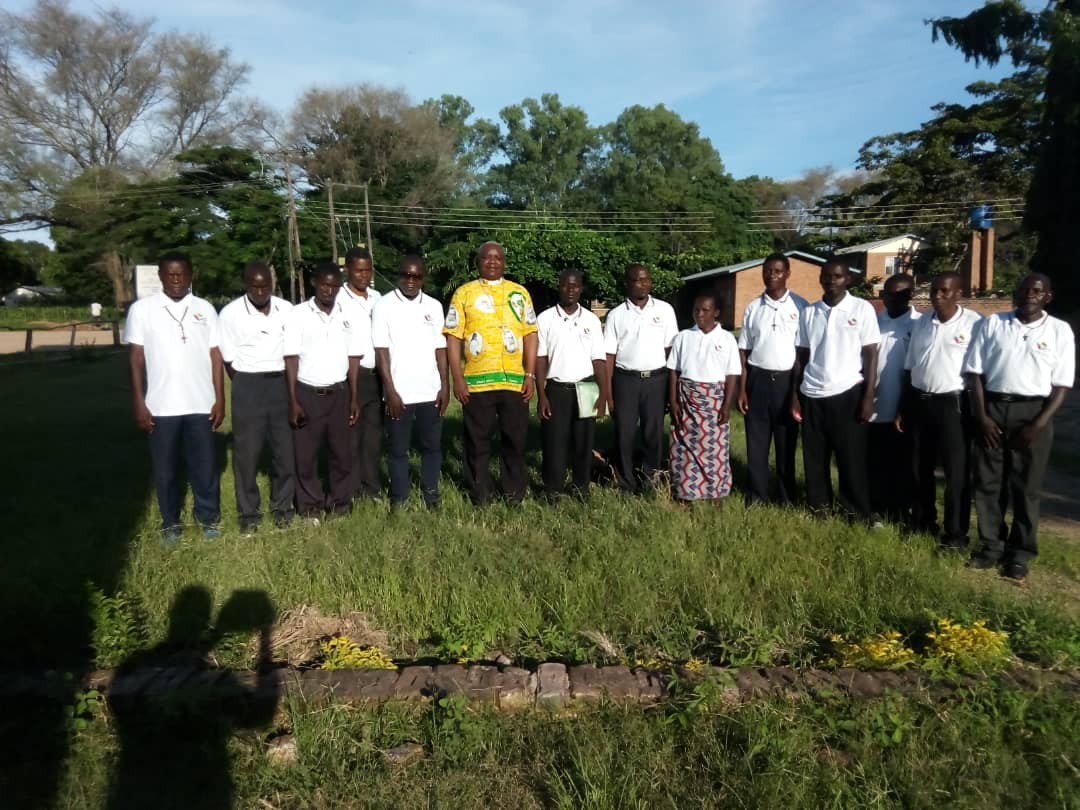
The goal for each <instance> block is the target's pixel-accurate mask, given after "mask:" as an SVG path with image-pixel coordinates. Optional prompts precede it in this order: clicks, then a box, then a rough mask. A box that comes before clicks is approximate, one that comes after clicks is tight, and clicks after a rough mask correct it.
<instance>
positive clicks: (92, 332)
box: [0, 327, 113, 354]
mask: <svg viewBox="0 0 1080 810" xmlns="http://www.w3.org/2000/svg"><path fill="white" fill-rule="evenodd" d="M70 345H71V329H65V328H63V327H61V328H59V329H49V330H44V329H41V330H39V329H35V330H34V341H33V350H34V351H39V350H40V351H56V350H58V349H66V348H68V347H69V346H70ZM112 345H113V333H112V329H111V328H104V329H94V328H86V327H80V328H79V329H76V330H75V347H76V348H79V347H83V346H112ZM25 348H26V332H25V331H23V330H19V329H17V330H12V331H8V330H6V329H4V330H0V354H15V353H17V352H22V351H23V350H25Z"/></svg>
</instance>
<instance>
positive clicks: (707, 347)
mask: <svg viewBox="0 0 1080 810" xmlns="http://www.w3.org/2000/svg"><path fill="white" fill-rule="evenodd" d="M667 367H668V368H670V369H674V370H675V371H677V372H679V374H681V375H682V376H683V377H686V379H688V380H693V381H694V382H701V383H717V382H723V381H724V378H725V377H727V376H728V375H731V374H735V375H741V374H742V362H741V361H740V360H739V344H738V343H736V342H735V336H734V335H732V334H731V332H728V331H725V329H724V327H722V326H721V325H720V324H717V325H716V326H714V327H713V328H712V330H711V331H709V332H702V331H701V329H700V328H698V327H697V326H696V325H695V326H692V327H690V328H689V329H683V330H682V331H681V332H679V334H677V335H676V336H675V340H674V341H673V342H672V344H671V354H670V355H668V361H667Z"/></svg>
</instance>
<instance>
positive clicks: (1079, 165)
mask: <svg viewBox="0 0 1080 810" xmlns="http://www.w3.org/2000/svg"><path fill="white" fill-rule="evenodd" d="M931 25H932V27H933V34H934V38H935V39H936V38H937V37H939V36H940V37H941V38H943V39H944V40H945V42H947V43H948V44H949V45H952V46H953V47H955V48H958V49H959V50H960V51H961V52H962V53H963V54H964V56H965V57H966V58H968V59H972V60H975V62H976V63H978V62H980V61H985V62H986V63H987V64H990V65H994V64H997V63H998V62H999V61H1000V60H1001V59H1002V58H1003V57H1005V56H1008V57H1009V59H1011V61H1012V63H1013V65H1015V66H1016V67H1017V68H1018V69H1019V70H1020V71H1021V72H1024V71H1029V72H1033V73H1034V74H1035V75H1038V76H1039V77H1040V79H1041V88H1040V89H1041V91H1042V105H1043V106H1042V115H1041V120H1040V122H1039V125H1038V126H1037V127H1036V128H1035V129H1034V139H1033V142H1034V144H1035V167H1034V173H1033V176H1032V180H1031V184H1030V187H1029V189H1028V193H1027V206H1026V210H1025V225H1026V226H1027V227H1028V228H1029V229H1030V230H1031V231H1032V232H1033V233H1034V234H1035V235H1036V236H1037V239H1038V243H1037V249H1036V251H1035V255H1034V257H1033V259H1032V263H1031V266H1032V268H1033V269H1035V270H1040V271H1042V272H1045V273H1047V274H1048V275H1050V276H1051V277H1052V278H1054V280H1055V285H1056V287H1057V299H1058V302H1059V303H1062V302H1064V303H1065V304H1066V306H1070V307H1075V306H1076V301H1077V294H1078V293H1080V276H1078V274H1077V273H1076V272H1075V270H1074V269H1073V265H1074V264H1075V261H1074V253H1075V250H1074V245H1075V233H1076V224H1077V221H1078V219H1080V0H1050V2H1047V3H1046V4H1045V5H1044V6H1043V8H1042V9H1041V10H1033V9H1029V8H1028V7H1027V6H1025V5H1024V4H1023V3H1022V2H1021V0H991V2H987V3H985V4H984V5H983V6H982V7H981V8H979V9H976V10H975V11H973V12H971V13H970V14H968V15H967V16H965V17H941V18H938V19H935V20H932V21H931Z"/></svg>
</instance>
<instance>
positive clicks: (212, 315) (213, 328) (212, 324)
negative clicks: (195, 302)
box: [206, 304, 221, 349]
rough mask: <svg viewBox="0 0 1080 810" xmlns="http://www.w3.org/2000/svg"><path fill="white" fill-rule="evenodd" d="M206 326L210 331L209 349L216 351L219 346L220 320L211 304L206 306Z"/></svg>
mask: <svg viewBox="0 0 1080 810" xmlns="http://www.w3.org/2000/svg"><path fill="white" fill-rule="evenodd" d="M206 325H207V326H208V327H209V329H210V348H211V349H216V348H218V347H219V346H220V345H221V319H220V318H219V317H218V314H217V310H216V309H214V307H213V305H212V304H207V305H206Z"/></svg>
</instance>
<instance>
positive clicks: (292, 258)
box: [285, 155, 302, 304]
mask: <svg viewBox="0 0 1080 810" xmlns="http://www.w3.org/2000/svg"><path fill="white" fill-rule="evenodd" d="M285 186H286V189H287V190H288V200H289V225H288V228H287V232H288V235H287V237H286V241H287V243H288V245H289V299H290V300H291V301H292V302H293V303H294V304H295V303H296V302H297V301H299V300H300V298H299V290H298V285H297V283H296V264H297V262H299V261H301V260H302V257H301V255H300V230H299V228H297V226H296V201H295V200H294V199H293V184H292V166H291V165H290V161H289V156H288V155H285Z"/></svg>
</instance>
